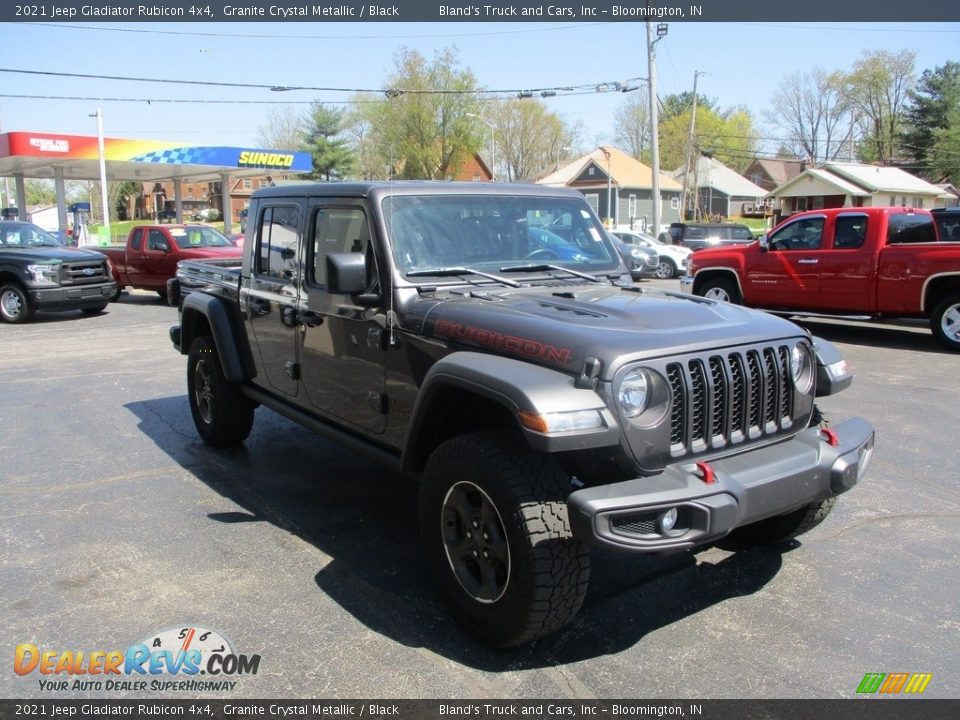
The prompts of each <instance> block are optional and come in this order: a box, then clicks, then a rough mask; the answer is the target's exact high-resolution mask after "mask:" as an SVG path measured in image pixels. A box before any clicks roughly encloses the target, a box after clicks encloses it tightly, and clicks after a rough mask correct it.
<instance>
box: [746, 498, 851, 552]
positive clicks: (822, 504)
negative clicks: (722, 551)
mask: <svg viewBox="0 0 960 720" xmlns="http://www.w3.org/2000/svg"><path fill="white" fill-rule="evenodd" d="M836 504H837V498H835V497H831V498H827V499H826V500H819V501H817V502H813V503H810V504H809V505H807V506H805V507H802V508H800V509H799V510H794V511H793V512H791V513H787V514H786V515H778V516H776V517H771V518H766V519H765V520H760V521H759V522H755V523H751V524H750V525H744V526H743V527H739V528H737V529H736V530H734V531H733V532H732V533H730V537H731V538H733V539H734V540H737V541H739V542H743V543H746V544H749V545H776V544H777V543H782V542H786V541H787V540H792V539H793V538H795V537H797V536H798V535H802V534H803V533H805V532H807V531H808V530H812V529H813V528H815V527H816V526H817V525H819V524H820V523H822V522H823V521H824V520H826V519H827V515H829V514H830V511H831V510H833V506H834V505H836Z"/></svg>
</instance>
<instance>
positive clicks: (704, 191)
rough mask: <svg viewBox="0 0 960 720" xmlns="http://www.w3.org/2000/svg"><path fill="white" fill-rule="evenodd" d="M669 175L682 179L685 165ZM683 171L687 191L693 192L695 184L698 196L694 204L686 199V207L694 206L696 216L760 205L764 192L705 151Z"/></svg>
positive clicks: (732, 213)
mask: <svg viewBox="0 0 960 720" xmlns="http://www.w3.org/2000/svg"><path fill="white" fill-rule="evenodd" d="M671 175H673V177H674V178H675V179H676V180H678V181H679V182H680V183H683V176H684V168H682V167H681V168H677V169H676V170H674V171H673V173H671ZM686 175H687V187H688V188H689V190H688V192H689V193H692V192H693V191H694V188H696V199H697V205H696V208H694V206H693V202H692V200H691V199H688V201H687V209H688V210H689V211H693V210H694V209H695V210H696V217H698V218H699V217H708V218H717V219H725V218H731V217H740V216H742V215H745V214H749V213H752V212H753V211H754V209H755V208H756V207H762V206H763V198H764V197H765V196H766V194H767V191H766V190H764V189H763V188H762V187H760V186H759V185H756V184H754V183H752V182H750V181H749V180H747V178H745V177H744V176H743V175H741V174H739V173H738V172H737V171H736V170H734V169H733V168H729V167H727V166H726V165H724V164H723V163H722V162H720V161H719V160H716V159H714V158H712V157H708V156H706V155H702V156H700V159H699V160H698V161H697V163H696V164H695V166H694V167H692V168H691V169H690V170H689V171H687V172H686Z"/></svg>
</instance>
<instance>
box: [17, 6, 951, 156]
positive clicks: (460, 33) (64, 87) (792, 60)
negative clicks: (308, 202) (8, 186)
mask: <svg viewBox="0 0 960 720" xmlns="http://www.w3.org/2000/svg"><path fill="white" fill-rule="evenodd" d="M0 29H2V31H3V32H4V34H5V36H6V41H5V42H3V43H0V68H8V69H23V70H33V71H44V72H73V73H84V74H95V75H123V76H134V77H139V78H163V79H168V80H181V81H182V80H204V81H215V82H224V83H230V82H248V83H258V84H267V85H287V86H303V85H308V86H325V87H350V88H381V87H383V86H384V83H385V80H386V77H387V76H388V74H389V73H390V71H391V69H392V67H393V62H392V61H393V58H394V55H395V53H396V51H397V50H398V49H399V48H401V47H403V46H408V47H411V48H414V49H416V50H419V51H420V52H422V53H423V54H425V55H427V56H431V55H432V54H433V53H434V52H435V51H437V50H438V49H441V48H444V47H448V46H456V47H457V49H458V51H459V56H460V60H461V63H462V64H463V65H465V66H468V67H469V68H470V69H471V70H472V71H473V72H474V74H475V75H476V76H477V78H478V80H479V82H480V83H481V84H482V85H483V86H485V87H487V88H489V89H495V90H499V89H510V88H526V87H552V86H567V85H573V86H576V85H585V84H590V85H594V84H596V83H601V82H613V81H623V80H625V79H627V78H630V77H646V76H647V57H646V46H645V39H646V30H645V26H644V24H643V23H596V24H590V23H543V24H530V23H516V24H515V23H469V22H460V23H371V24H367V25H362V24H352V23H328V24H322V23H286V24H284V23H260V22H246V23H236V22H235V23H229V24H217V23H186V22H184V23H170V24H163V23H150V24H125V23H119V22H117V23H108V22H99V23H96V24H89V25H82V24H78V25H75V26H69V27H68V26H64V25H53V24H48V25H34V24H29V23H17V24H10V23H8V24H3V26H2V28H0ZM11 38H12V39H13V41H12V42H11V41H10V40H11ZM905 48H909V49H913V50H915V51H916V52H917V69H918V72H919V71H922V70H924V69H927V68H931V69H932V68H934V67H936V66H938V65H943V64H944V63H946V62H947V61H948V60H958V59H960V23H897V24H892V23H886V24H884V23H873V24H871V23H850V24H844V23H830V22H827V21H821V22H815V23H810V24H797V23H756V24H752V23H682V22H674V23H670V25H669V34H668V35H667V37H666V38H665V39H663V40H662V41H660V42H659V43H658V44H657V77H658V91H659V93H660V95H661V96H663V95H666V94H670V93H678V92H683V91H684V90H689V89H691V86H692V82H693V74H694V71H695V70H701V71H705V72H707V73H708V74H707V75H705V76H703V77H701V79H700V80H699V89H700V90H701V92H703V93H704V94H706V95H707V96H709V97H714V98H717V100H718V101H719V103H720V105H721V107H724V108H726V107H730V106H734V105H745V106H746V107H748V108H749V109H750V110H752V111H753V113H754V115H755V117H756V118H757V121H758V123H760V122H761V120H762V112H763V111H764V110H765V109H766V108H767V106H768V104H769V101H770V98H771V96H772V94H773V92H774V90H775V88H776V86H777V84H778V82H780V81H782V79H783V78H784V77H785V76H786V75H787V74H789V73H791V72H794V71H798V70H799V71H803V72H806V71H809V70H810V69H812V68H813V67H815V66H820V67H823V68H825V69H828V70H834V69H849V68H850V67H851V65H852V63H853V62H854V60H855V59H856V58H857V56H858V55H859V54H860V53H861V52H862V51H863V50H879V49H888V50H891V51H899V50H902V49H905ZM0 82H2V90H0V94H3V95H34V96H61V95H67V96H76V97H79V98H84V99H76V100H54V99H22V98H11V97H0V122H2V129H3V130H4V131H11V130H30V131H45V132H54V133H57V132H60V133H70V134H83V135H95V134H96V125H95V121H94V120H93V119H92V118H90V117H89V114H90V113H92V112H93V111H94V110H95V109H96V107H97V106H100V107H102V109H103V113H104V132H105V134H106V135H107V136H108V137H127V138H136V139H158V140H173V141H179V142H185V143H191V144H203V145H251V144H253V142H254V138H255V136H256V133H257V129H258V127H259V126H260V125H262V124H263V123H264V120H265V113H266V112H267V109H268V108H269V105H263V104H260V105H256V104H188V103H168V102H160V100H164V99H177V100H186V99H199V100H240V99H243V100H256V101H263V102H266V103H277V102H281V101H300V102H302V103H309V101H311V100H315V99H319V100H325V101H336V100H345V99H346V98H347V97H348V95H347V94H344V93H315V92H309V91H296V92H287V93H274V92H270V91H269V90H266V89H264V90H259V89H237V88H218V87H202V86H189V85H179V84H158V83H151V82H146V81H142V82H119V81H116V82H114V81H104V80H89V79H64V78H56V77H46V76H35V75H34V76H31V75H22V74H14V73H8V72H0ZM640 92H643V91H640ZM107 98H137V99H142V100H141V101H138V102H121V101H117V100H113V99H107ZM627 98H628V96H626V95H624V94H621V93H618V92H609V93H589V94H583V95H576V96H571V97H560V96H558V97H555V98H550V99H548V100H547V103H548V107H549V108H550V109H551V110H554V111H556V112H558V113H560V114H562V115H563V116H565V117H566V118H567V119H568V120H571V121H580V122H581V123H582V124H583V126H584V128H585V133H584V137H583V142H584V144H585V145H586V146H592V145H594V144H595V143H596V142H597V141H605V142H610V141H612V139H613V113H614V111H615V110H616V109H617V107H619V106H620V105H621V104H622V103H624V102H625V101H626V100H627ZM146 99H151V100H152V102H151V103H149V104H148V103H147V102H146V101H145V100H146ZM298 107H299V108H301V109H306V107H307V104H303V105H299V106H298ZM764 134H765V135H776V134H777V133H776V132H771V131H769V130H768V131H767V132H765V133H764Z"/></svg>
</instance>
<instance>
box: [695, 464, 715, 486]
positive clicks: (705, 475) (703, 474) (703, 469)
mask: <svg viewBox="0 0 960 720" xmlns="http://www.w3.org/2000/svg"><path fill="white" fill-rule="evenodd" d="M697 470H698V471H699V472H700V476H699V477H700V479H701V480H702V481H703V482H704V483H706V484H707V485H713V484H714V483H715V482H716V481H717V477H716V475H714V472H713V468H712V467H710V466H709V465H708V464H707V463H705V462H698V463H697Z"/></svg>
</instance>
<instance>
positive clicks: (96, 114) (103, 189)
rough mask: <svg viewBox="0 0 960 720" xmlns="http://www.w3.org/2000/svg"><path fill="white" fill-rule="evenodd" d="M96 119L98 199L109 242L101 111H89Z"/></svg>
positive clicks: (108, 214)
mask: <svg viewBox="0 0 960 720" xmlns="http://www.w3.org/2000/svg"><path fill="white" fill-rule="evenodd" d="M89 117H95V118H96V119H97V150H98V151H99V153H100V200H101V202H102V203H103V226H104V227H105V228H106V229H107V242H108V243H109V242H110V207H109V205H108V200H107V162H106V157H105V155H104V150H103V111H102V110H101V109H100V108H97V111H96V112H94V113H90V115H89Z"/></svg>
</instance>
